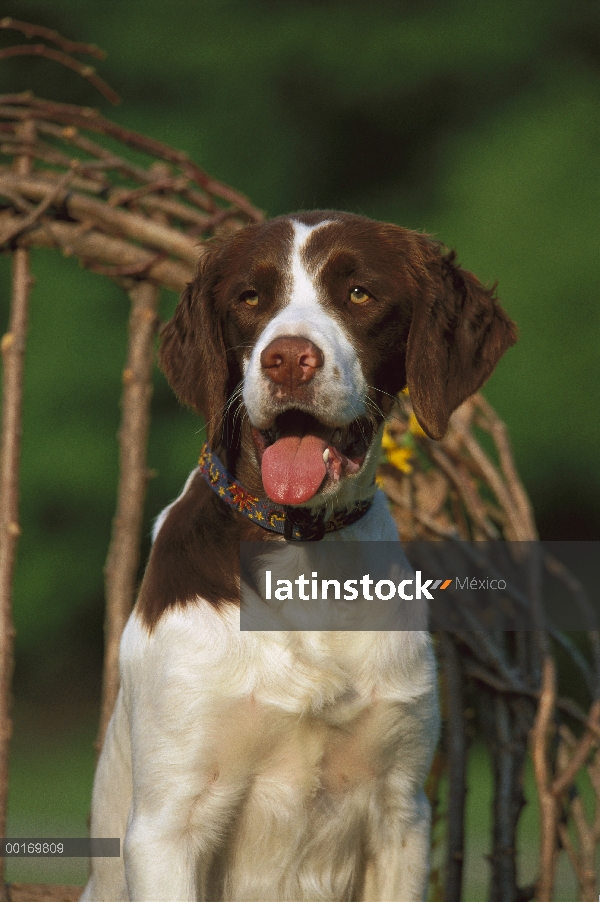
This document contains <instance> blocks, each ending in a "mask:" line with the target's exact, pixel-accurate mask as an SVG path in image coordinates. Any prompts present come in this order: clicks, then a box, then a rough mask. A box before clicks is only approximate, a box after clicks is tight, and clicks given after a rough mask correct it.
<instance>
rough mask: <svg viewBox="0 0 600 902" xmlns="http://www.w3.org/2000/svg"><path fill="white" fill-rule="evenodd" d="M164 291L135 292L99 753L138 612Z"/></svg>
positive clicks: (141, 286)
mask: <svg viewBox="0 0 600 902" xmlns="http://www.w3.org/2000/svg"><path fill="white" fill-rule="evenodd" d="M158 294H159V293H158V289H157V288H155V287H154V286H153V285H151V284H149V283H148V282H140V283H138V284H137V285H136V286H135V287H134V288H132V289H131V291H130V297H131V302H132V307H131V317H130V320H129V348H128V352H127V364H126V367H125V369H124V371H123V399H122V409H123V417H122V422H121V429H120V432H119V448H120V455H119V458H120V476H119V488H118V497H117V510H116V514H115V518H114V521H113V531H112V538H111V543H110V548H109V552H108V557H107V559H106V566H105V578H106V620H105V630H104V641H105V651H104V676H103V686H102V708H101V715H100V729H99V733H98V740H97V749H98V751H100V749H101V748H102V743H103V741H104V735H105V733H106V728H107V726H108V721H109V719H110V715H111V714H112V711H113V708H114V704H115V700H116V697H117V692H118V688H119V642H120V640H121V634H122V632H123V629H124V627H125V623H126V622H127V618H128V617H129V614H130V613H131V608H132V607H133V601H134V592H135V588H136V579H137V569H138V565H139V553H140V540H141V531H142V516H143V508H144V496H145V492H146V483H147V481H148V469H147V465H146V445H147V440H148V429H149V425H150V399H151V397H152V362H153V356H154V355H153V346H152V341H153V337H154V335H155V332H156V325H157V306H158Z"/></svg>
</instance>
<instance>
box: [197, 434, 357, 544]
mask: <svg viewBox="0 0 600 902" xmlns="http://www.w3.org/2000/svg"><path fill="white" fill-rule="evenodd" d="M198 466H199V467H200V472H201V473H202V475H203V476H204V478H205V479H206V481H207V483H208V484H209V486H210V487H211V489H212V490H213V492H214V493H215V495H218V496H219V498H220V499H221V501H223V502H224V503H225V504H227V505H228V507H230V508H231V509H232V510H234V511H236V513H238V514H243V516H244V517H247V518H248V519H249V520H252V522H253V523H256V524H257V526H262V528H263V529H267V530H268V531H269V532H276V533H279V535H282V536H284V538H286V539H288V541H293V542H318V541H319V540H320V539H322V538H323V536H324V535H325V533H327V532H336V531H337V530H338V529H343V528H344V527H345V526H350V525H351V524H352V523H356V521H357V520H360V518H361V517H364V515H365V514H366V512H367V511H368V510H369V508H370V507H371V503H372V499H371V498H369V499H368V500H367V501H358V502H357V503H356V504H355V505H354V507H352V508H351V509H350V510H344V511H338V512H337V513H335V512H334V514H333V515H332V516H331V517H330V519H329V520H327V521H326V520H325V510H324V509H321V510H320V511H317V512H316V513H313V511H309V510H305V509H304V508H301V507H291V506H289V505H283V504H275V502H273V501H261V499H260V498H257V497H256V495H252V494H251V493H250V492H249V491H248V490H247V489H246V488H244V486H243V485H242V484H241V483H239V482H238V481H237V479H234V478H233V476H231V474H230V473H228V472H227V470H226V469H225V467H224V466H223V464H222V463H221V461H220V460H219V458H218V457H217V455H216V454H213V452H212V450H211V448H210V445H209V444H208V442H207V443H206V444H205V445H204V446H203V448H202V451H201V452H200V457H199V459H198Z"/></svg>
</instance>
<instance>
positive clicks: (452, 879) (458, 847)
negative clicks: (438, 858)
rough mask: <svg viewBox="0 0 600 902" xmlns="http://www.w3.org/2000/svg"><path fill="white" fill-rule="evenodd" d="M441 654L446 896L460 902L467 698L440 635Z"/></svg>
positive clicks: (446, 638)
mask: <svg viewBox="0 0 600 902" xmlns="http://www.w3.org/2000/svg"><path fill="white" fill-rule="evenodd" d="M441 652H442V661H443V665H444V682H445V689H446V711H447V717H448V720H447V741H446V758H447V761H448V815H447V817H448V833H447V854H446V892H445V895H444V902H460V898H461V895H462V871H463V863H464V844H465V843H464V820H465V795H466V792H467V786H466V755H467V741H466V735H465V724H464V707H465V706H464V694H463V682H462V673H461V668H460V659H459V657H458V653H457V651H456V646H455V645H454V642H453V640H452V637H451V636H450V634H449V633H445V632H444V633H442V634H441Z"/></svg>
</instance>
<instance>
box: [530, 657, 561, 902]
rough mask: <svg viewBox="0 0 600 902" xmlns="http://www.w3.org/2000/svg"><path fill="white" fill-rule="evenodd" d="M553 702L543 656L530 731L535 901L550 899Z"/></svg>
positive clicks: (551, 677) (554, 811) (548, 664)
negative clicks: (536, 827)
mask: <svg viewBox="0 0 600 902" xmlns="http://www.w3.org/2000/svg"><path fill="white" fill-rule="evenodd" d="M555 703H556V673H555V665H554V661H553V660H552V658H551V657H549V656H548V657H546V658H545V659H544V662H543V664H542V686H541V695H540V703H539V707H538V710H537V714H536V717H535V722H534V725H533V729H532V731H531V756H532V759H533V769H534V773H535V782H536V786H537V791H538V798H539V803H540V859H539V876H538V881H537V899H538V902H552V895H553V892H554V870H555V865H556V824H557V819H558V804H557V801H556V798H555V797H554V795H553V794H552V792H551V790H550V768H549V764H548V737H549V734H550V728H551V722H552V717H553V714H554V707H555Z"/></svg>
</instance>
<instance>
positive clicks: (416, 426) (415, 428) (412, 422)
mask: <svg viewBox="0 0 600 902" xmlns="http://www.w3.org/2000/svg"><path fill="white" fill-rule="evenodd" d="M408 429H409V432H412V434H413V435H420V436H421V437H422V438H427V433H426V432H424V431H423V430H422V429H421V424H420V423H419V421H418V420H417V418H416V416H415V415H414V413H411V415H410V417H409V420H408Z"/></svg>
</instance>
